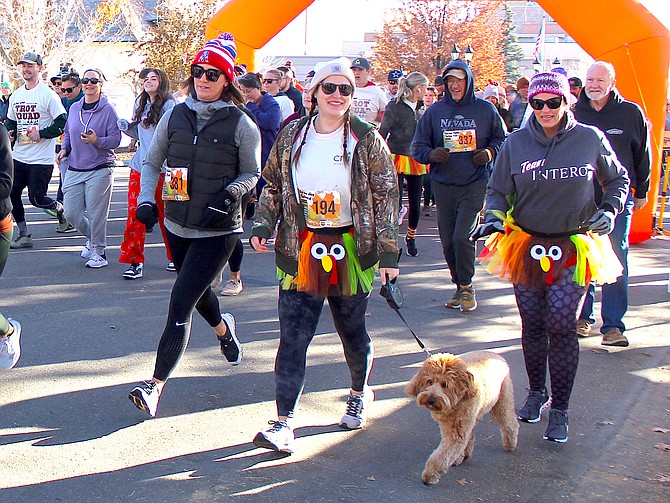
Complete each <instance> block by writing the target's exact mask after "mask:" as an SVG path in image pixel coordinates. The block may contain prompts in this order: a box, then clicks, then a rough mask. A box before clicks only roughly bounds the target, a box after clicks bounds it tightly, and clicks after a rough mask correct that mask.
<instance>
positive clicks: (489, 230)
mask: <svg viewBox="0 0 670 503" xmlns="http://www.w3.org/2000/svg"><path fill="white" fill-rule="evenodd" d="M496 232H500V233H501V234H505V228H504V227H503V224H502V222H501V221H500V219H499V218H498V217H496V216H495V215H494V214H493V213H487V215H486V218H485V219H484V223H483V224H482V225H480V226H479V227H477V228H476V229H475V230H474V232H473V233H472V234H470V241H477V240H478V239H481V238H483V237H486V236H490V235H491V234H494V233H496Z"/></svg>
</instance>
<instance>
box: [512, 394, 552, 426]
mask: <svg viewBox="0 0 670 503" xmlns="http://www.w3.org/2000/svg"><path fill="white" fill-rule="evenodd" d="M550 404H551V397H550V396H549V394H548V393H547V390H546V389H544V390H542V391H532V390H531V391H528V397H527V398H526V401H525V402H524V404H523V407H521V409H520V410H519V415H518V416H517V417H518V418H519V420H520V421H523V422H524V423H537V422H538V421H539V420H540V416H541V415H542V411H543V410H544V409H546V408H547V407H549V405H550Z"/></svg>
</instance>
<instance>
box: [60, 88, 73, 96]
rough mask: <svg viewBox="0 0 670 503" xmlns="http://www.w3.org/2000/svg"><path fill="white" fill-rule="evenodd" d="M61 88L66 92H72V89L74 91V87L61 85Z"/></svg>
mask: <svg viewBox="0 0 670 503" xmlns="http://www.w3.org/2000/svg"><path fill="white" fill-rule="evenodd" d="M60 90H61V91H62V92H64V93H68V94H70V93H71V92H72V91H74V87H61V88H60Z"/></svg>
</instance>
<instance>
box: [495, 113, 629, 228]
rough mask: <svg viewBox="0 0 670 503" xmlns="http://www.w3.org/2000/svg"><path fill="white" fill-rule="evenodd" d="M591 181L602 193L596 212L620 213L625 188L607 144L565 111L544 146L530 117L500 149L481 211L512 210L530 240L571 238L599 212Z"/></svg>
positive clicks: (623, 174) (540, 132)
mask: <svg viewBox="0 0 670 503" xmlns="http://www.w3.org/2000/svg"><path fill="white" fill-rule="evenodd" d="M594 178H595V179H597V180H598V183H599V184H600V185H601V186H602V188H603V191H604V193H605V195H604V197H603V200H602V203H601V205H600V206H601V207H608V208H610V209H611V210H613V211H614V213H615V214H617V213H619V211H621V209H622V208H623V203H624V202H625V200H626V197H627V195H628V186H629V183H630V182H629V179H628V176H627V175H626V170H625V169H624V168H623V166H622V165H621V163H620V162H619V161H618V159H617V157H616V155H615V154H614V152H613V151H612V147H611V146H610V144H609V142H608V141H607V138H605V136H604V135H603V134H602V133H601V132H600V131H599V130H598V129H597V128H594V127H592V126H586V125H584V124H580V123H578V122H577V121H575V119H574V116H573V115H572V112H569V111H568V112H566V115H565V117H564V119H563V122H562V124H561V128H560V129H559V131H558V132H557V133H556V135H555V136H554V138H553V139H552V140H549V139H548V138H547V137H546V136H545V134H544V131H543V130H542V127H541V126H540V125H539V124H538V122H537V120H536V119H535V115H533V116H531V118H530V120H529V121H528V123H527V124H526V126H525V127H524V128H522V129H519V130H517V131H515V132H513V133H512V134H510V135H509V136H508V137H507V140H506V141H505V143H503V146H502V149H501V150H500V153H499V155H498V158H497V159H496V161H495V164H494V166H493V173H492V174H491V178H490V179H489V183H488V189H487V192H486V211H487V212H490V211H491V210H494V209H496V210H501V211H503V212H507V210H508V209H509V207H510V205H513V206H514V210H513V211H512V216H513V217H514V220H515V221H516V223H517V224H518V225H519V226H520V227H521V228H522V229H524V230H525V231H527V232H529V233H531V234H538V235H568V234H575V233H577V232H580V231H581V230H584V229H585V228H586V227H588V225H587V223H588V221H589V219H590V218H591V216H593V214H594V213H595V211H596V210H597V209H598V208H597V206H596V203H595V196H594V187H593V180H594ZM508 196H511V197H508Z"/></svg>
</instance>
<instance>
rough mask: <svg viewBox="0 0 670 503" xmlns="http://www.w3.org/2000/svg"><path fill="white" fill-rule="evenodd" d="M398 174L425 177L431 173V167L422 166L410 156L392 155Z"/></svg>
mask: <svg viewBox="0 0 670 503" xmlns="http://www.w3.org/2000/svg"><path fill="white" fill-rule="evenodd" d="M392 156H393V165H394V166H395V170H396V173H398V174H400V175H425V174H426V173H428V171H430V165H428V164H421V163H420V162H417V161H415V160H414V159H412V158H411V157H409V156H406V155H400V154H392Z"/></svg>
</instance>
